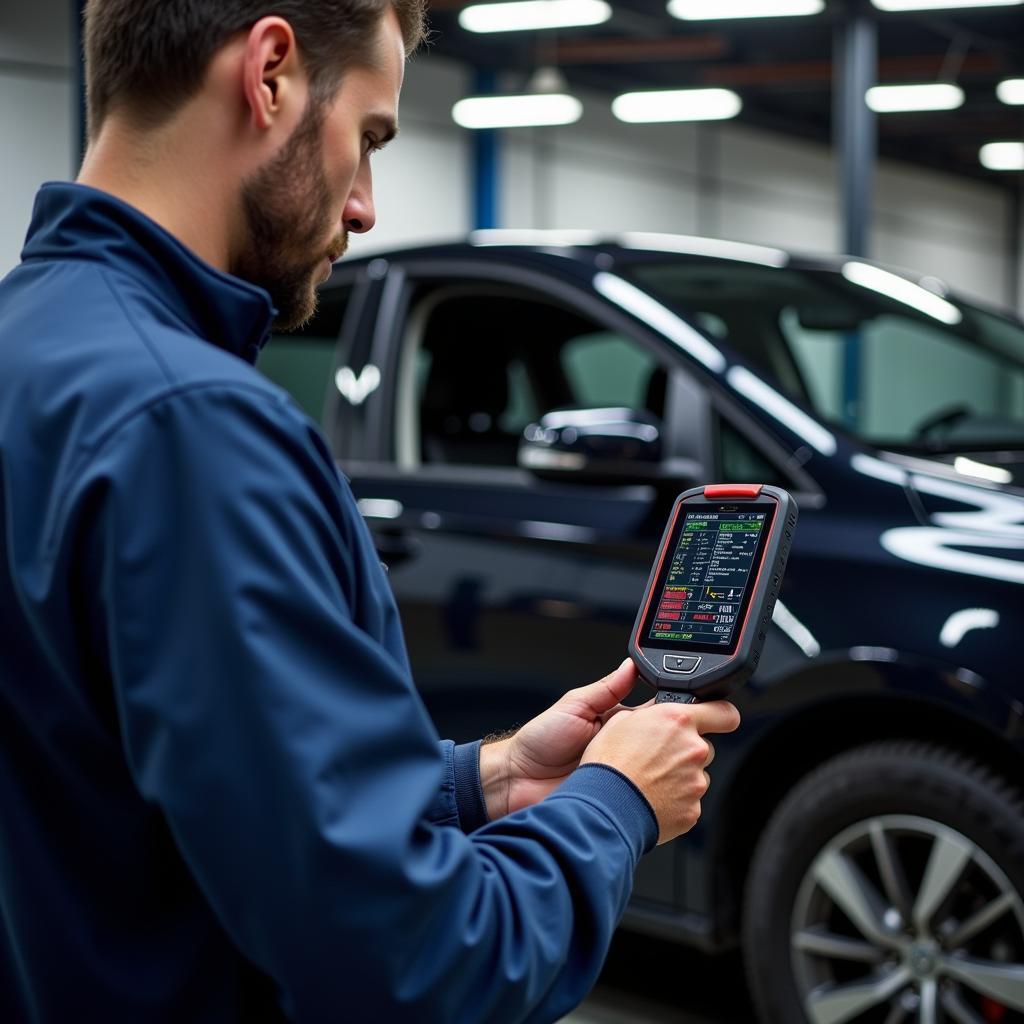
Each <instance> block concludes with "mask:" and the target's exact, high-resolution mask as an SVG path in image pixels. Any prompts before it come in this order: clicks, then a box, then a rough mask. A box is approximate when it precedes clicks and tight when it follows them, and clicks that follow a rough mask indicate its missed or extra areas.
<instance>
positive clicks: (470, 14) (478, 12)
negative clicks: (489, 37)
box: [459, 0, 612, 32]
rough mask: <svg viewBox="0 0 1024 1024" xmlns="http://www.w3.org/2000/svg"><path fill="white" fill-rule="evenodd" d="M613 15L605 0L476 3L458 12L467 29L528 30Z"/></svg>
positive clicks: (594, 21) (598, 21)
mask: <svg viewBox="0 0 1024 1024" xmlns="http://www.w3.org/2000/svg"><path fill="white" fill-rule="evenodd" d="M611 16H612V9H611V6H610V5H609V4H607V3H606V2H605V0H516V2H514V3H501V4H474V5H473V6H472V7H467V8H466V9H465V10H463V11H462V13H461V14H459V24H460V25H461V26H462V27H463V28H464V29H466V30H467V31H468V32H529V31H534V30H538V29H548V28H578V27H580V26H584V25H600V24H601V23H602V22H605V21H607V20H608V19H609V18H610V17H611Z"/></svg>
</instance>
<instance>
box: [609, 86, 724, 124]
mask: <svg viewBox="0 0 1024 1024" xmlns="http://www.w3.org/2000/svg"><path fill="white" fill-rule="evenodd" d="M742 109H743V101H742V100H741V99H740V98H739V96H737V95H736V93H734V92H732V90H730V89H666V90H654V91H648V92H625V93H623V94H622V95H621V96H616V97H615V99H614V100H612V113H613V114H614V115H615V116H616V117H617V118H618V119H619V120H620V121H628V122H629V123H630V124H654V123H656V122H659V123H660V122H664V121H724V120H727V119H728V118H730V117H735V116H736V115H737V114H738V113H739V112H740V111H741V110H742Z"/></svg>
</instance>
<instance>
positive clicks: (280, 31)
mask: <svg viewBox="0 0 1024 1024" xmlns="http://www.w3.org/2000/svg"><path fill="white" fill-rule="evenodd" d="M303 77H304V76H303V73H302V65H301V61H300V60H299V53H298V47H297V46H296V43H295V33H294V32H293V31H292V27H291V25H289V24H288V22H287V21H285V20H284V18H277V17H274V16H269V17H266V18H260V20H259V21H257V22H256V24H255V25H253V27H252V28H251V29H250V30H249V35H248V37H247V39H246V41H245V56H244V58H243V70H242V88H243V91H244V94H245V101H246V104H247V105H248V107H249V113H250V116H251V118H252V123H253V126H254V127H256V128H258V129H261V130H265V129H267V128H270V127H271V126H272V125H273V124H274V122H275V121H276V120H278V119H279V118H280V116H281V114H282V112H283V111H285V110H286V109H287V106H288V105H289V104H292V103H294V102H295V101H296V100H299V101H303V89H302V87H301V84H300V82H301V80H302V79H303Z"/></svg>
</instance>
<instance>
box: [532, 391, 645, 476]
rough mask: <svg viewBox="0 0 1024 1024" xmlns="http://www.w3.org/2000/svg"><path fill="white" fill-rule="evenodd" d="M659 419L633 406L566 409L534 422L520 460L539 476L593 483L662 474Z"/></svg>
mask: <svg viewBox="0 0 1024 1024" xmlns="http://www.w3.org/2000/svg"><path fill="white" fill-rule="evenodd" d="M661 433H662V427H661V421H660V420H659V419H658V418H657V417H656V416H652V415H651V414H650V413H648V412H638V411H636V410H634V409H563V410H560V411H557V412H549V413H548V414H547V415H546V416H544V417H542V418H541V420H540V422H539V423H531V424H530V425H529V426H528V427H527V428H526V429H525V430H524V431H523V438H522V440H521V441H520V442H519V454H518V459H517V462H518V464H519V466H520V468H522V469H528V470H530V471H531V472H533V473H535V474H537V476H541V477H548V478H551V479H558V480H565V479H568V478H570V477H575V478H577V479H580V480H587V481H592V482H599V481H603V482H621V481H630V480H632V481H645V480H652V479H654V478H655V477H657V476H659V471H660V468H661V466H660V464H661V457H662V439H661Z"/></svg>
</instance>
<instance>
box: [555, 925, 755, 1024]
mask: <svg viewBox="0 0 1024 1024" xmlns="http://www.w3.org/2000/svg"><path fill="white" fill-rule="evenodd" d="M754 1022H755V1018H754V1014H753V1011H752V1010H751V1007H750V1000H749V997H748V995H747V990H746V983H745V980H744V977H743V967H742V964H741V963H740V961H739V958H738V957H737V956H734V955H730V956H725V957H706V956H702V955H701V954H700V953H696V952H694V951H692V950H689V949H687V948H685V947H682V946H676V945H673V944H671V943H668V942H662V941H660V940H657V939H649V938H645V937H643V936H638V935H631V934H629V933H626V932H620V933H619V934H618V935H617V936H616V937H615V940H614V942H613V943H612V948H611V952H610V953H609V955H608V960H607V962H606V964H605V968H604V970H603V971H602V973H601V979H600V981H599V982H598V985H597V987H596V988H595V989H594V991H593V992H592V993H591V995H590V997H589V998H588V999H587V1000H586V1001H585V1002H584V1003H583V1005H582V1006H581V1007H580V1008H579V1009H578V1010H576V1011H575V1012H574V1013H572V1014H570V1015H569V1016H568V1017H565V1018H564V1019H563V1022H562V1024H754Z"/></svg>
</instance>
